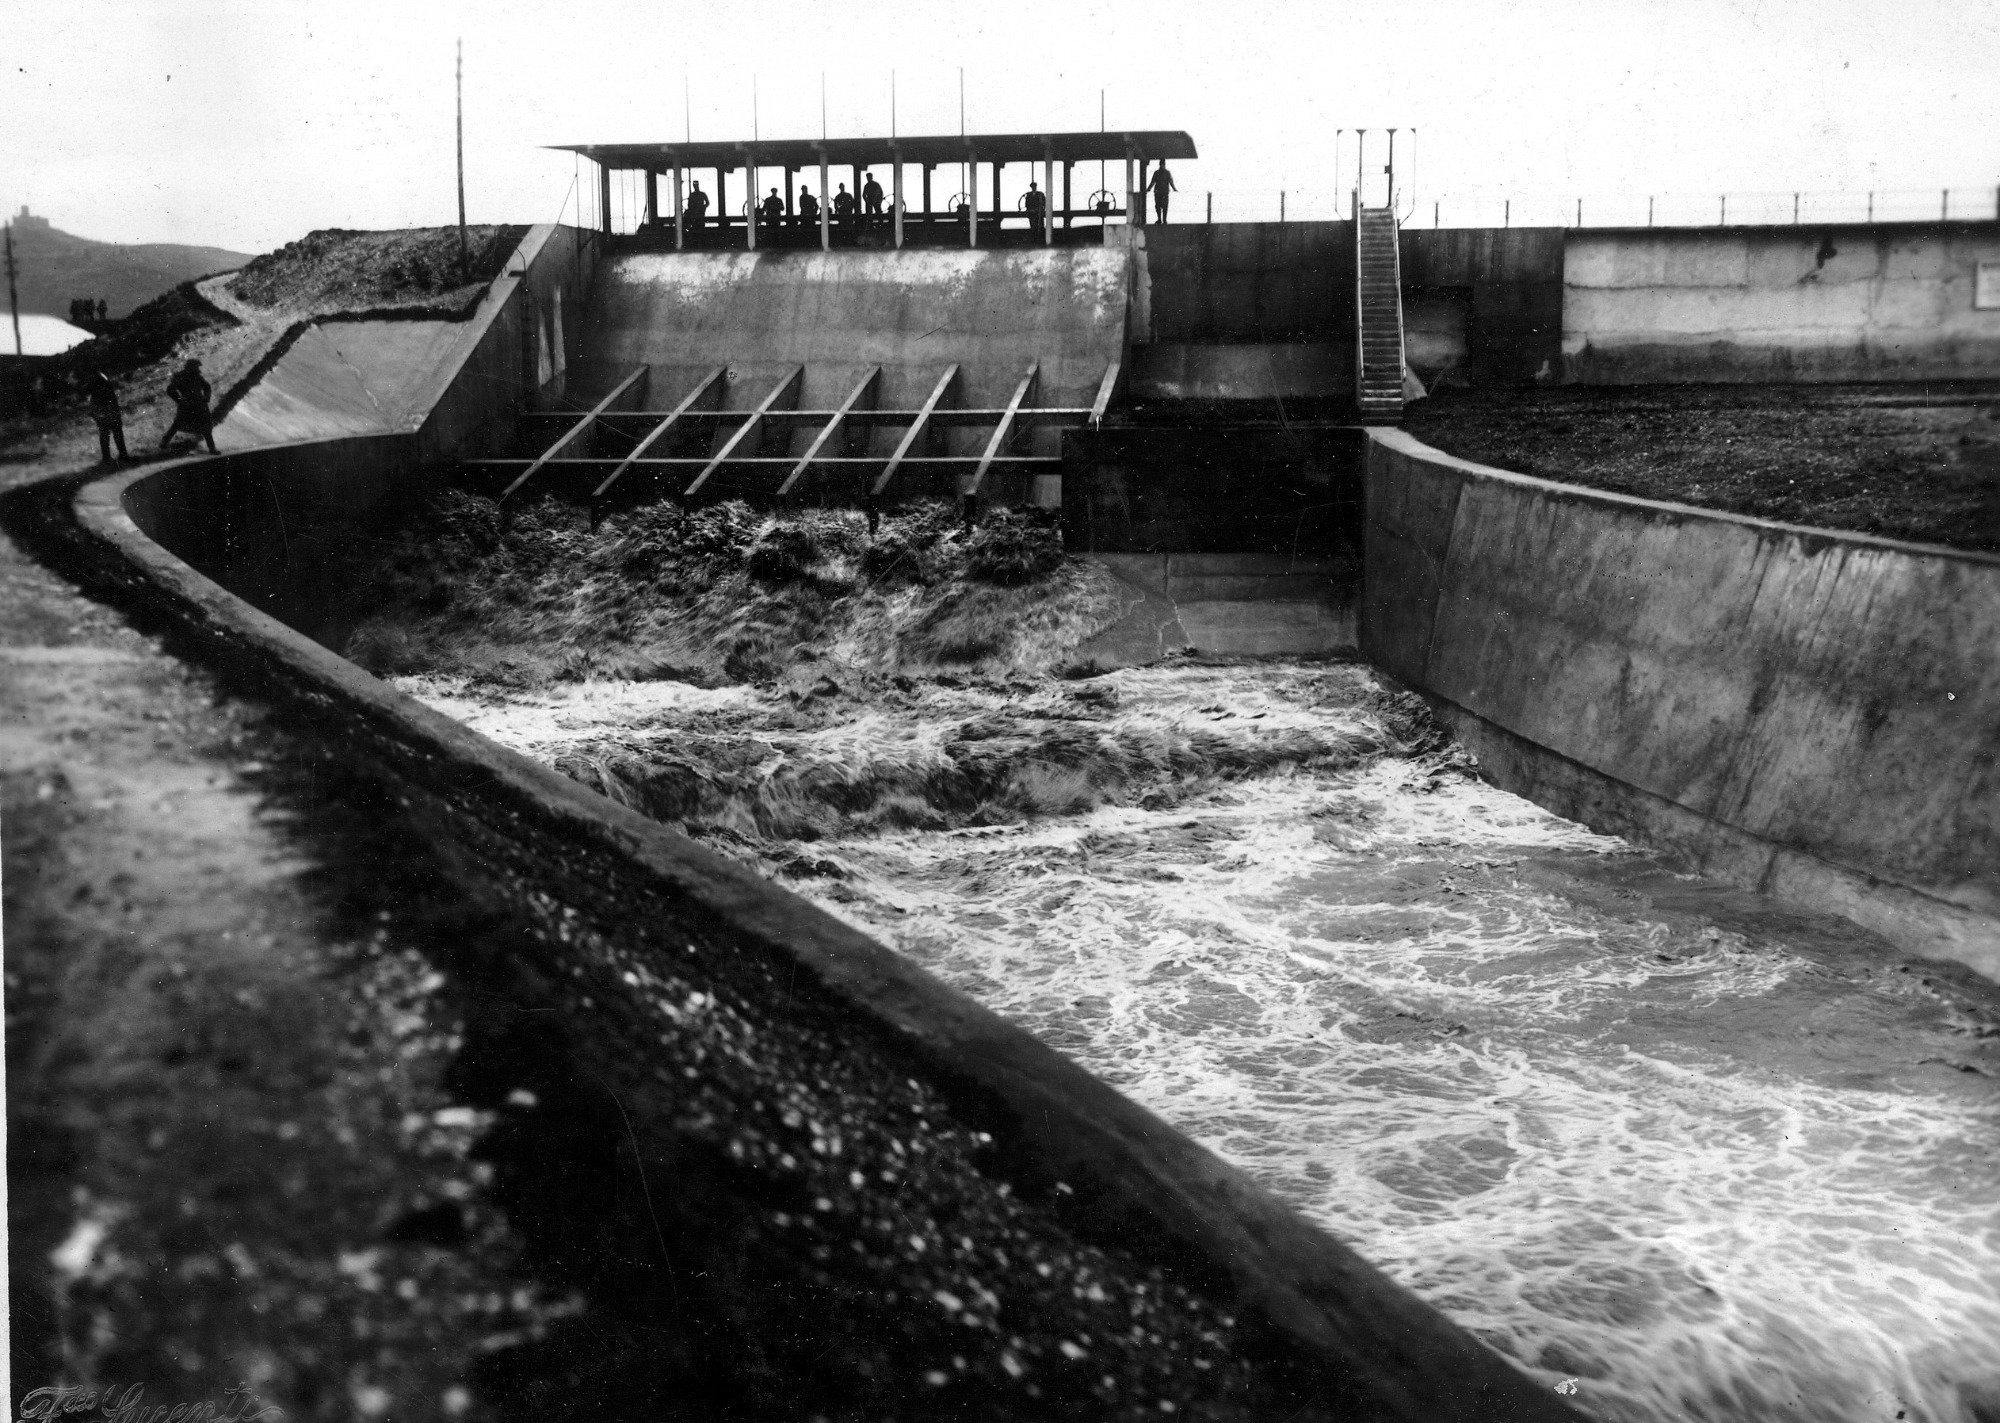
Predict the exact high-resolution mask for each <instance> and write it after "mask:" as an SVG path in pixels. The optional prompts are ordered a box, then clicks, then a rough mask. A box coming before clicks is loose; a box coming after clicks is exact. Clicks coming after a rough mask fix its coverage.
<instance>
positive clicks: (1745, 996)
mask: <svg viewBox="0 0 2000 1423" xmlns="http://www.w3.org/2000/svg"><path fill="white" fill-rule="evenodd" d="M831 670H832V671H833V674H834V679H835V680H836V681H837V680H838V679H839V677H840V676H841V675H843V674H842V673H841V672H840V670H839V669H838V668H833V669H831ZM405 685H406V687H407V688H408V690H411V691H413V692H415V693H416V694H417V695H419V696H421V697H423V698H424V699H426V700H428V701H429V702H431V703H432V704H433V705H435V706H437V707H439V708H441V709H443V710H445V711H447V712H449V713H451V714H452V715H454V716H457V717H460V718H462V719H464V720H465V721H466V722H467V723H468V724H469V725H471V726H473V727H474V728H476V729H478V730H480V731H482V732H484V733H486V734H488V735H490V736H493V737H494V738H496V739H498V740H499V741H501V742H502V743H503V744H507V745H510V746H513V747H515V748H517V749H520V750H523V751H525V752H527V753H529V754H531V755H534V756H536V757H539V758H541V759H543V760H544V761H546V762H548V763H550V764H554V765H561V766H563V767H564V768H565V769H567V770H568V771H569V772H570V774H572V775H576V776H579V777H580V778H585V779H590V778H592V777H597V778H599V783H600V784H603V785H604V786H605V788H607V789H610V790H612V791H613V792H614V793H615V794H623V795H624V796H626V797H627V798H628V799H630V800H631V801H632V803H646V800H647V797H648V796H651V797H654V798H655V799H654V800H653V802H652V803H653V804H655V805H659V806H678V807H680V811H681V815H682V816H683V817H684V820H683V823H685V824H686V825H687V826H688V828H690V829H691V830H693V831H695V833H697V834H701V835H704V837H705V838H707V839H709V841H710V843H712V844H714V845H716V846H717V847H718V848H721V849H723V850H725V852H728V853H732V854H735V855H738V856H740V857H742V858H744V859H746V860H747V861H749V862H751V863H753V864H756V865H757V866H759V867H760V868H761V869H763V870H764V871H765V872H767V873H770V874H772V875H774V876H775V877H778V878H780V879H781V880H783V881H784V882H786V883H788V884H789V885H790V886H791V887H792V888H794V889H796V890H797V891H798V892H800V893H803V894H805V895H807V896H808V897H811V898H813V899H815V900H817V901H818V902H820V903H821V904H823V905H825V906H826V907H827V908H829V909H830V910H832V911H833V912H834V913H836V914H839V915H841V916H843V917H845V918H847V919H849V920H850V921H851V922H853V923H855V924H856V925H858V926H860V927H862V928H864V929H866V930H867V931H868V932H870V933H872V934H874V935H876V936H878V937H879V938H881V939H882V940H883V941H884V942H886V943H888V944H890V945H892V946H893V947H895V948H897V949H898V950H900V951H902V952H903V953H905V954H908V955H909V956H911V957H912V958H914V959H915V960H917V961H918V962H919V963H921V964H923V965H925V966H926V967H928V968H930V969H931V970H933V971H934V972H936V973H938V974H940V975H941V976H943V977H944V978H946V979H947V980H948V981H950V982H952V983H954V984H956V985H957V986H959V987H962V988H964V989H966V990H967V991H968V992H971V993H972V994H974V995H975V996H977V997H978V998H980V999H981V1000H982V1001H983V1002H985V1003H987V1004H988V1005H989V1006H991V1007H993V1008H995V1009H997V1010H999V1011H1000V1012H1002V1013H1004V1014H1006V1015H1007V1016H1009V1017H1010V1018H1013V1019H1014V1020H1016V1021H1017V1022H1020V1023H1022V1024H1024V1025H1026V1026H1028V1027H1030V1028H1031V1029H1032V1030H1033V1031H1035V1032H1036V1033H1037V1034H1038V1035H1039V1036H1041V1037H1043V1038H1044V1039H1045V1040H1047V1041H1049V1042H1050V1043H1052V1044H1054V1045H1056V1046H1058V1047H1060V1048H1061V1049H1062V1050H1063V1051H1065V1052H1067V1053H1070V1054H1071V1055H1073V1056H1075V1057H1076V1058H1077V1059H1078V1060H1079V1061H1081V1062H1083V1063H1084V1064H1085V1065H1087V1066H1088V1067H1089V1068H1090V1069H1091V1070H1092V1071H1094V1072H1096V1073H1099V1074H1101V1075H1102V1076H1103V1077H1104V1078H1105V1079H1106V1080H1108V1081H1110V1082H1112V1083H1114V1084H1116V1085H1117V1086H1118V1087H1120V1088H1121V1089H1122V1090H1124V1091H1126V1092H1127V1093H1129V1094H1130V1095H1132V1096H1134V1097H1135V1098H1137V1099H1138V1100H1139V1101H1141V1102H1142V1103H1144V1104H1146V1105H1147V1106H1150V1107H1152V1108H1153V1109H1155V1110H1156V1111H1158V1112H1159V1113H1160V1114H1161V1115H1162V1116H1164V1117H1165V1118H1166V1119H1167V1120H1168V1121H1170V1122H1172V1123H1173V1124H1175V1125H1176V1126H1178V1127H1180V1128H1181V1129H1183V1130H1184V1131H1186V1132H1188V1133H1189V1134H1190V1135H1192V1136H1194V1137H1195V1138H1196V1139H1197V1140H1200V1141H1201V1142H1203V1143H1204V1144H1206V1145H1209V1146H1211V1147H1212V1148H1214V1149H1215V1150H1217V1151H1218V1152H1220V1153H1221V1154H1223V1155H1224V1156H1225V1157H1227V1158H1228V1159H1230V1160H1232V1161H1235V1162H1237V1163H1239V1164H1240V1165H1242V1166H1243V1167H1244V1168H1245V1169H1247V1170H1248V1171H1250V1172H1251V1173H1252V1174H1253V1175H1254V1176H1255V1177H1256V1178H1257V1179H1259V1180H1260V1181H1262V1182H1263V1183H1265V1184H1266V1185H1268V1186H1269V1187H1270V1188H1271V1189H1272V1190H1273V1191H1274V1192H1276V1193H1277V1194H1279V1195H1280V1196H1281V1197H1282V1198H1284V1199H1286V1200H1287V1201H1289V1202H1291V1203H1293V1204H1294V1205H1296V1206H1297V1207H1298V1208H1299V1209H1301V1210H1302V1211H1304V1212H1306V1213H1307V1214H1308V1215H1310V1216H1311V1217H1312V1218H1313V1219H1315V1220H1317V1221H1319V1222H1321V1223H1322V1224H1324V1225H1325V1226H1326V1227H1327V1228H1328V1229H1330V1230H1332V1231H1333V1232H1335V1233H1336V1234H1338V1235H1339V1236H1341V1237H1342V1238H1344V1239H1346V1240H1348V1241H1350V1242H1351V1243H1353V1244H1355V1245H1356V1246H1357V1248H1359V1249H1360V1250H1361V1251H1362V1252H1363V1253H1364V1254H1365V1255H1366V1256H1367V1257H1368V1258H1369V1259H1371V1260H1372V1261H1374V1262H1376V1263H1378V1264H1379V1265H1381V1266H1382V1267H1383V1268H1384V1269H1385V1270H1387V1271H1388V1272H1389V1273H1390V1274H1391V1275H1392V1276H1393V1277H1394V1278H1396V1279H1398V1280H1399V1281H1401V1282H1403V1283H1405V1284H1407V1285H1409V1286H1410V1287H1411V1288H1413V1289H1415V1290H1416V1291H1418V1292H1419V1293H1420V1294H1422V1295H1423V1296H1424V1297H1425V1298H1427V1299H1429V1300H1431V1301H1432V1302H1433V1303H1435V1304H1437V1305H1438V1306H1439V1307H1440V1308H1442V1309H1443V1310H1445V1311H1446V1312H1447V1313H1448V1314H1450V1315H1451V1316H1452V1317H1453V1318H1454V1319H1455V1320H1457V1321H1458V1322H1459V1323H1461V1324H1463V1325H1464V1326H1466V1327H1467V1328H1469V1329H1470V1330H1471V1331H1472V1332H1474V1333H1475V1334H1476V1335H1478V1336H1479V1337H1481V1338H1482V1339H1485V1340H1486V1341H1487V1342H1489V1343H1491V1344H1492V1345H1494V1346H1495V1347H1497V1348H1498V1349H1500V1350H1501V1351H1502V1352H1504V1353H1505V1354H1506V1355H1508V1356H1509V1357H1510V1358H1512V1359H1514V1360H1516V1361H1517V1362H1518V1363H1520V1364H1522V1365H1524V1366H1526V1367H1528V1368H1530V1369H1532V1370H1534V1371H1536V1372H1537V1373H1538V1374H1540V1375H1541V1376H1543V1377H1544V1378H1545V1379H1546V1380H1547V1381H1548V1382H1549V1383H1550V1385H1551V1386H1555V1385H1561V1384H1572V1385H1573V1386H1574V1387H1575V1389H1576V1399H1577V1401H1578V1402H1579V1403H1581V1404H1583V1405H1584V1406H1585V1407H1586V1408H1587V1409H1588V1410H1589V1411H1590V1412H1592V1413H1593V1414H1595V1415H1596V1416H1598V1417H1602V1418H1606V1419H1618V1420H1634V1423H1637V1420H1646V1423H1656V1421H1659V1423H1663V1421H1664V1420H1668V1419H1680V1418H1689V1417H1696V1418H1793V1417H1810V1418H1815V1419H1841V1420H1847V1419H1852V1420H1857V1421H1858V1420H1863V1419H1875V1418H1893V1417H1895V1416H1897V1414H1898V1412H1899V1411H1900V1412H1902V1413H1903V1414H1904V1416H1906V1417H1909V1418H1928V1419H1938V1420H1955V1419H1961V1418H1971V1417H1975V1416H1978V1415H1976V1414H1974V1413H1973V1412H1971V1411H1970V1408H1971V1401H1972V1400H1974V1399H1975V1398H1977V1399H1990V1398H1992V1397H1993V1395H1992V1393H1991V1392H1990V1390H1991V1388H1992V1387H1993V1386H1994V1384H1995V1383H1996V1382H2000V1179H1996V1177H1995V1175H1994V1173H1993V1172H1992V1170H1991V1162H1992V1160H1993V1159H1994V1153H1995V1151H1996V1149H2000V1083H1996V1080H1995V1078H1994V1077H1992V1076H1990V1075H1986V1074H1987V1072H1988V1071H1990V1067H1991V1058H1990V1053H1988V1054H1986V1055H1982V1054H1981V1051H1980V1050H1981V1048H1982V1046H1983V1045H1985V1044H1987V1043H1989V1042H1990V1041H1991V1039H1992V1038H1993V1037H1994V1035H1995V1034H1996V1033H2000V994H1995V993H1994V992H1993V991H1992V989H1991V987H1990V986H1982V985H1981V984H1980V983H1979V982H1978V981H1977V980H1974V979H1972V978H1971V977H1970V976H1965V977H1963V978H1957V979H1954V978H1951V977H1949V976H1943V975H1937V974H1929V973H1922V972H1918V973H1911V972H1907V971H1898V968H1897V965H1895V964H1894V963H1893V962H1885V961H1884V959H1883V957H1882V955H1881V953H1880V949H1879V944H1878V943H1877V942H1876V941H1874V940H1872V939H1871V938H1870V937H1869V936H1867V935H1865V934H1862V933H1860V932H1858V931H1856V930H1853V929H1852V928H1851V927H1848V926H1845V925H1843V924H1842V923H1841V922H1840V921H1836V920H1831V919H1825V918H1819V917H1816V916H1811V915H1806V914H1800V913H1794V912H1787V911H1783V910H1780V909H1777V908H1774V907H1773V906H1772V905H1771V904H1770V903H1769V902H1768V901H1761V900H1759V899H1758V898H1757V897H1755V896H1751V895H1748V894H1745V893H1743V892H1740V891H1733V890H1729V889H1725V888H1722V887H1720V886H1717V885H1716V884H1714V883H1712V882H1707V881H1702V880H1699V879H1695V878H1692V877H1689V876H1686V875H1684V874H1677V873H1675V872H1674V871H1673V869H1672V867H1670V866H1668V865H1666V864H1664V863H1663V862H1661V861H1660V860H1659V859H1658V858H1657V857H1656V856H1653V855H1651V854H1648V853H1646V852H1644V851H1642V850H1640V849H1638V848H1636V847H1634V846H1632V845H1631V844H1629V843H1627V842H1624V841H1621V840H1617V839H1614V838H1610V837H1605V836H1600V835H1596V834H1593V833H1591V832H1589V831H1588V830H1586V829H1584V828H1583V827H1581V826H1578V825H1576V824H1574V823H1572V822H1569V821H1565V820H1562V819H1559V818H1557V817H1555V816H1553V815H1550V814H1549V813H1547V812H1545V811H1543V810H1541V809H1539V808H1538V807H1536V806H1534V805H1532V804H1530V803H1529V802H1527V801H1524V800H1522V799H1520V798H1518V797H1515V796H1512V795H1509V794H1507V793H1505V792H1503V791H1500V790H1497V789H1495V788H1493V787H1491V786H1489V785H1486V784H1484V783H1482V782H1481V781H1480V780H1478V779H1477V777H1476V776H1475V775H1474V774H1472V772H1471V771H1470V769H1469V768H1468V765H1467V763H1466V761H1465V758H1464V756H1463V753H1461V752H1458V751H1456V750H1455V749H1453V748H1452V747H1451V746H1450V744H1449V742H1448V741H1447V740H1446V739H1445V738H1443V737H1441V736H1439V735H1437V734H1436V731H1435V728H1430V727H1426V726H1425V724H1424V721H1423V718H1422V716H1421V714H1420V712H1419V711H1416V710H1413V708H1412V706H1411V705H1410V703H1411V702H1412V700H1413V699H1409V698H1407V697H1402V698H1399V697H1397V696H1396V695H1395V694H1392V693H1390V692H1389V691H1387V690H1386V689H1385V688H1384V687H1383V685H1382V684H1381V682H1380V681H1379V680H1378V678H1377V677H1376V675H1375V674H1373V673H1372V672H1371V671H1369V670H1368V669H1366V668H1365V667H1363V666H1359V665H1354V664H1342V663H1331V664H1329V663H1324V662H1307V663H1288V662H1283V661H1275V662H1253V663H1240V662H1239V663H1237V664H1234V665H1228V664H1224V665H1198V664H1181V665H1166V666H1156V667H1151V668H1133V669H1128V670H1125V671H1121V672H1117V673H1114V674H1110V675H1107V676H1104V677H1098V678H1091V679H1087V680H1084V681H1081V682H1063V681H1056V680H1050V679H1025V680H1024V679H1015V680H1013V681H1012V682H993V681H982V680H980V679H979V678H976V677H974V678H959V677H946V678H944V679H942V680H937V681H933V680H930V679H923V680H920V681H916V682H912V683H911V684H910V685H909V688H908V690H905V691H901V692H897V691H894V690H891V691H890V692H888V693H887V694H886V695H880V696H871V697H870V698H869V699H868V701H867V704H866V706H865V708H863V707H860V706H857V705H856V704H854V703H853V702H851V701H849V700H847V699H846V698H842V697H838V696H832V697H829V698H827V699H826V700H825V701H824V702H823V703H822V704H821V706H820V707H819V709H815V707H814V705H813V704H811V703H808V704H807V705H806V706H805V707H804V708H801V706H800V705H799V704H798V702H797V701H796V700H795V699H794V698H792V697H789V696H786V695H783V694H780V693H778V692H775V691H770V690H765V691H759V690H757V689H754V688H749V687H743V686H732V687H720V688H713V689H701V688H695V687H690V686H687V685H685V684H678V683H657V682H647V683H632V682H586V683H582V684H573V685H570V686H566V687H560V688H554V689H548V690H541V691H525V690H524V691H516V692H499V691H495V690H494V689H492V688H491V687H490V686H488V687H484V688H476V687H471V686H468V685H466V684H465V683H463V682H461V681H454V680H452V679H437V678H413V679H410V680H409V681H408V682H407V683H406V684H405ZM1086 763H1088V774H1086V772H1085V771H1084V770H1083V769H1079V768H1083V767H1085V765H1086ZM982 764H983V765H991V766H996V767H998V766H1005V767H1010V768H1012V769H1011V770H1009V771H1007V772H1006V773H1005V774H1004V775H1003V776H1002V777H1001V779H1000V780H999V781H998V782H997V783H995V784H993V785H991V786H988V787H986V789H985V791H984V792H983V793H982V795H981V796H975V797H972V798H971V799H968V798H967V797H966V796H965V795H963V794H962V793H959V792H956V791H954V790H952V789H950V787H951V786H952V785H954V784H956V783H955V782H954V781H953V780H952V773H954V772H958V773H969V774H975V775H976V773H977V767H978V766H979V765H982ZM1107 767H1115V768H1116V773H1115V775H1114V774H1111V773H1109V772H1107V770H1106V769H1105V768H1107ZM1065 768H1068V776H1067V778H1065ZM1093 782H1094V783H1095V784H1096V786H1097V787H1099V789H1097V790H1095V791H1093V790H1092V789H1091V785H1092V783H1093ZM1106 784H1112V785H1115V786H1116V787H1117V789H1115V790H1114V791H1112V792H1109V793H1107V792H1105V791H1104V790H1103V789H1102V787H1103V786H1105V785H1106ZM975 802H976V803H975ZM835 804H838V805H842V806H846V807H849V816H850V817H852V818H854V819H862V820H867V821H869V822H870V823H871V825H872V827H873V828H872V829H871V830H870V831H869V832H868V833H853V832H852V831H849V832H848V833H844V834H843V833H840V832H839V831H838V830H834V831H833V832H832V833H831V834H822V828H823V827H825V826H827V825H829V824H833V823H837V822H839V821H840V820H841V819H842V818H843V817H840V816H817V815H815V814H813V813H812V811H811V809H810V808H811V807H813V806H830V805H835ZM981 822H985V823H981ZM1982 1064H1984V1067H1983V1068H1982ZM1980 1389H1986V1390H1988V1392H1984V1393H1980V1392H1978V1390H1980Z"/></svg>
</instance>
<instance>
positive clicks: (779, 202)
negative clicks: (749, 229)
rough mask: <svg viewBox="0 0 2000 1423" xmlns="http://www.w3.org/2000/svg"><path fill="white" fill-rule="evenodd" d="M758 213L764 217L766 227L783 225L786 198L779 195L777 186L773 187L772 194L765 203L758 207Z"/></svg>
mask: <svg viewBox="0 0 2000 1423" xmlns="http://www.w3.org/2000/svg"><path fill="white" fill-rule="evenodd" d="M757 215H758V217H760V218H762V219H763V222H764V226H766V227H771V228H775V227H779V226H781V225H783V223H784V221H785V200H784V199H783V198H781V197H779V196H778V190H777V189H776V188H773V189H771V196H770V197H768V198H766V199H764V201H763V203H762V204H761V205H760V206H759V207H758V209H757Z"/></svg>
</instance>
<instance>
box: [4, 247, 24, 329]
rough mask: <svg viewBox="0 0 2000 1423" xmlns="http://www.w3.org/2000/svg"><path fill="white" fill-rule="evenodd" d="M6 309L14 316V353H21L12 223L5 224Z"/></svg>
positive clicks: (19, 303) (18, 299) (19, 310)
mask: <svg viewBox="0 0 2000 1423" xmlns="http://www.w3.org/2000/svg"><path fill="white" fill-rule="evenodd" d="M6 231H7V310H8V312H9V313H11V314H12V316H13V318H14V354H15V355H16V356H19V355H20V354H21V301H20V298H19V297H17V296H15V295H14V224H13V223H11V222H10V223H8V224H7V229H6Z"/></svg>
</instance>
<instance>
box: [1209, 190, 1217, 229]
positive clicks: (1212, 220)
mask: <svg viewBox="0 0 2000 1423" xmlns="http://www.w3.org/2000/svg"><path fill="white" fill-rule="evenodd" d="M1208 223H1209V225H1210V226H1214V224H1215V194H1214V193H1210V194H1209V195H1208Z"/></svg>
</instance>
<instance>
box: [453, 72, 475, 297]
mask: <svg viewBox="0 0 2000 1423" xmlns="http://www.w3.org/2000/svg"><path fill="white" fill-rule="evenodd" d="M454 79H455V81H456V87H457V91H458V274H459V276H460V277H461V278H464V277H467V276H469V275H470V274H471V272H472V253H471V250H470V248H469V247H468V245H467V243H466V240H465V41H464V40H462V39H461V40H460V41H459V42H458V65H457V69H456V73H455V75H454Z"/></svg>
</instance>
